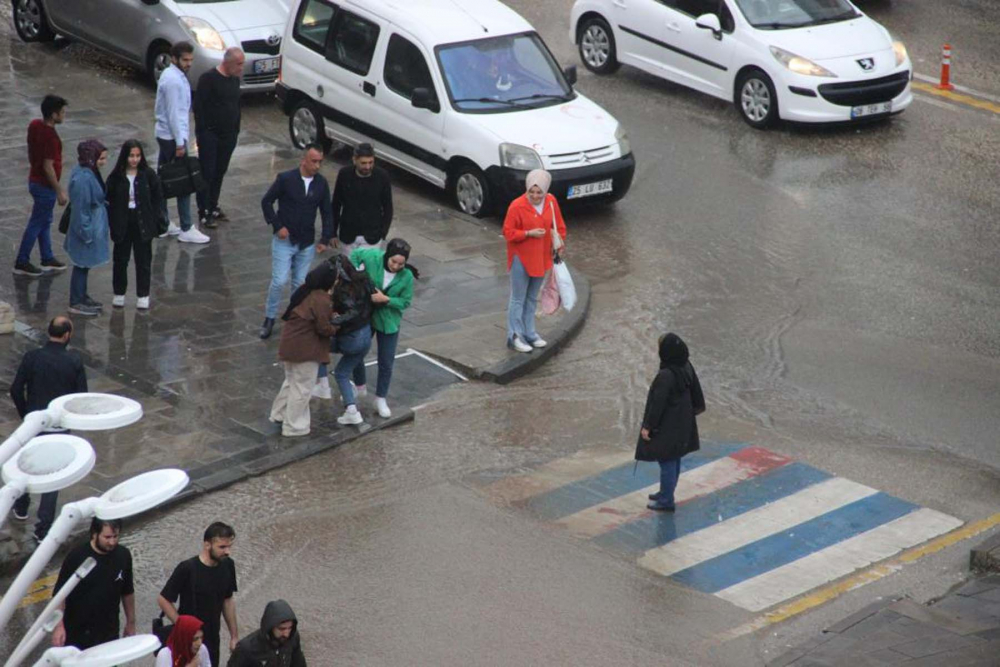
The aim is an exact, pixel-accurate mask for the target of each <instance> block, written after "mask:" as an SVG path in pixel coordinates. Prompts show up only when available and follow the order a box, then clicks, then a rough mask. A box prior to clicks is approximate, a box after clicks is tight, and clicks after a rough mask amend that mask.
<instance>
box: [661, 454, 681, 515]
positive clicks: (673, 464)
mask: <svg viewBox="0 0 1000 667" xmlns="http://www.w3.org/2000/svg"><path fill="white" fill-rule="evenodd" d="M657 463H659V464H660V498H659V500H657V501H656V502H658V503H659V504H660V505H669V506H670V507H673V506H674V489H676V488H677V480H678V479H680V477H681V460H680V459H672V460H670V461H658V462H657Z"/></svg>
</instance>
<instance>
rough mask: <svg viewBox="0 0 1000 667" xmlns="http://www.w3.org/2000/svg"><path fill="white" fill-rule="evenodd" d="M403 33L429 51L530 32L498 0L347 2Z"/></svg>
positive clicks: (517, 15)
mask: <svg viewBox="0 0 1000 667" xmlns="http://www.w3.org/2000/svg"><path fill="white" fill-rule="evenodd" d="M351 5H353V6H355V7H359V8H361V9H363V10H367V11H369V12H371V13H372V14H375V15H377V16H379V17H380V18H382V19H385V20H387V21H389V22H391V23H393V24H394V25H396V26H398V27H400V28H402V29H404V30H406V31H407V32H409V33H410V34H412V35H413V36H414V37H416V38H417V39H419V40H420V41H421V42H423V44H424V46H427V47H429V48H433V47H435V46H438V45H440V44H451V43H454V42H465V41H469V40H473V39H482V38H484V37H493V36H497V35H510V34H514V33H521V32H528V31H534V28H533V27H532V26H531V24H530V23H528V22H527V21H526V20H524V19H523V18H521V16H520V15H519V14H518V13H517V12H515V11H514V10H512V9H510V8H509V7H507V6H506V5H504V4H503V3H501V2H499V0H347V1H346V2H343V4H342V6H343V7H344V8H345V9H349V8H350V6H351Z"/></svg>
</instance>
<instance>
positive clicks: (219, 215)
mask: <svg viewBox="0 0 1000 667" xmlns="http://www.w3.org/2000/svg"><path fill="white" fill-rule="evenodd" d="M212 217H213V218H215V219H216V220H221V221H222V222H228V221H229V216H228V215H226V212H225V211H223V210H222V209H221V208H219V207H218V206H216V207H215V209H214V210H213V211H212Z"/></svg>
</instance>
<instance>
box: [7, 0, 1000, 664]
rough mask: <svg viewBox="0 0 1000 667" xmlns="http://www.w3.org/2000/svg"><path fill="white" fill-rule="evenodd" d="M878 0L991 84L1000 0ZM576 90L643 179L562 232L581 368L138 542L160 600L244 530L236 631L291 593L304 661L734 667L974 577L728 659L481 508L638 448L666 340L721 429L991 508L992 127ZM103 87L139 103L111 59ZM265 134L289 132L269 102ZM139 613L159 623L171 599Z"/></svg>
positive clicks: (256, 110) (927, 565)
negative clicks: (121, 88) (777, 123)
mask: <svg viewBox="0 0 1000 667" xmlns="http://www.w3.org/2000/svg"><path fill="white" fill-rule="evenodd" d="M509 4H511V5H512V6H514V7H515V8H516V9H518V10H519V11H521V12H522V13H523V14H524V15H525V16H526V17H528V18H529V20H531V21H532V22H533V23H534V24H535V25H536V27H537V28H538V29H539V31H540V32H541V33H542V35H543V36H544V37H545V39H546V41H547V42H548V44H549V45H550V47H551V48H552V50H553V51H554V52H555V54H556V55H557V57H558V59H559V60H560V61H561V63H563V64H578V63H579V61H578V58H577V56H576V54H575V51H574V49H573V47H572V46H571V45H570V44H568V43H567V40H566V34H565V33H566V31H565V27H564V26H565V21H566V16H568V11H569V7H570V5H571V2H569V0H558V1H556V2H546V3H529V2H526V1H524V0H518V1H516V2H510V3H509ZM862 6H863V7H864V8H865V9H866V10H867V11H870V12H871V13H872V14H874V15H875V16H876V17H877V18H879V20H882V21H883V22H884V23H885V24H886V25H887V27H889V28H890V29H891V30H893V32H894V33H895V34H896V35H897V36H899V37H902V38H903V39H905V40H906V41H907V43H908V45H909V47H910V51H911V54H912V55H913V56H914V60H915V62H916V63H917V71H918V72H921V73H924V74H934V73H935V70H936V57H937V56H936V54H937V49H938V48H939V46H940V43H941V42H942V41H944V40H946V39H947V40H951V41H952V44H953V45H954V46H955V47H956V51H957V53H958V54H959V55H958V56H957V57H956V60H957V62H958V63H960V64H961V65H962V67H966V66H968V67H967V69H959V68H957V69H958V72H957V73H956V81H958V82H960V83H964V84H966V85H969V86H971V87H973V88H977V89H980V90H985V91H987V92H993V93H995V94H1000V81H998V80H997V78H996V75H995V73H994V68H993V66H992V65H993V64H995V63H997V62H998V61H1000V58H998V56H1000V40H998V39H996V31H997V28H996V23H995V18H994V20H993V21H990V20H985V19H984V17H989V16H993V17H996V15H997V13H996V12H997V9H998V6H997V3H996V2H969V3H952V2H948V3H939V2H933V1H932V0H919V1H918V0H913V1H909V2H901V1H897V2H892V3H890V2H876V3H869V4H868V5H862ZM955 35H958V36H955ZM11 48H24V47H22V46H21V45H13V46H12V47H11ZM41 53H42V55H40V57H50V58H61V57H62V58H91V57H92V56H93V54H92V53H90V52H89V51H88V50H86V49H82V48H80V47H78V46H75V45H74V46H69V47H62V48H61V49H58V50H53V49H47V50H44V51H41ZM580 70H581V77H580V82H579V86H578V87H579V89H580V90H581V91H583V92H584V93H586V94H587V95H588V96H590V97H592V98H593V99H595V100H596V101H597V102H598V103H600V104H602V105H604V106H605V108H607V109H608V110H609V111H611V112H612V113H613V114H614V115H615V116H616V117H617V118H618V119H619V120H620V121H621V122H622V123H623V124H624V125H625V126H626V127H627V128H628V130H629V132H630V135H631V138H632V143H633V147H634V148H635V150H636V153H637V158H638V162H639V168H638V171H637V174H636V180H635V183H634V185H633V189H632V191H631V193H630V194H629V196H628V197H627V198H626V199H625V200H623V201H622V202H620V203H619V204H617V205H616V206H615V207H613V208H607V209H596V210H589V211H588V210H584V211H577V212H575V213H573V214H572V216H571V217H569V223H570V241H569V242H570V244H571V245H570V250H571V253H572V254H571V255H570V257H571V259H570V261H572V262H575V263H576V266H577V267H578V268H579V269H581V270H582V271H584V272H585V273H587V274H588V275H589V276H591V278H592V280H593V283H594V292H593V305H592V311H591V316H590V318H589V320H588V323H587V325H586V326H585V328H584V330H583V332H582V333H581V334H580V335H579V337H578V338H577V339H576V340H575V341H574V342H573V344H572V345H571V346H570V347H569V349H567V350H566V351H565V352H564V353H562V354H561V355H560V356H559V357H557V358H556V359H554V360H553V361H552V362H550V363H549V364H548V365H547V366H546V367H544V368H543V369H542V370H541V371H539V372H537V373H536V374H535V375H533V376H531V377H529V378H527V379H525V380H522V381H519V382H517V383H515V384H513V385H511V386H507V387H496V386H489V385H464V386H462V387H460V388H456V389H453V390H449V391H448V392H447V393H445V394H443V395H441V396H440V397H439V399H438V400H437V401H436V402H435V403H433V404H432V405H430V406H429V407H427V408H425V409H424V410H423V411H421V412H420V414H419V415H418V418H417V421H416V422H415V423H414V424H411V425H407V426H404V427H401V428H399V429H396V430H394V431H393V432H391V433H381V434H378V435H375V436H373V437H371V438H368V439H366V440H364V441H361V442H358V443H352V444H350V445H348V446H345V447H343V448H342V449H339V450H336V451H334V452H331V453H328V454H324V455H321V456H318V457H315V458H314V459H312V460H310V461H307V462H304V463H302V464H298V465H294V466H291V467H289V468H286V469H284V470H280V471H277V472H275V473H270V474H268V475H266V476H263V477H261V478H257V479H254V480H251V481H249V482H246V483H243V484H239V485H237V486H235V487H233V488H232V489H230V490H228V491H226V492H223V493H220V494H216V495H213V496H211V497H206V498H202V499H199V500H197V501H195V502H192V503H189V504H187V505H185V506H183V507H180V508H178V509H177V510H175V511H173V512H171V513H169V514H166V515H162V516H158V517H156V518H155V520H152V521H149V522H146V523H144V524H142V525H141V526H137V527H135V528H133V529H132V530H131V531H130V534H129V535H128V537H127V540H126V542H127V543H128V544H129V545H130V546H131V547H132V549H133V552H134V554H135V556H136V561H137V564H138V565H137V568H138V569H137V578H138V579H139V580H140V581H143V582H149V584H148V586H149V588H150V589H151V590H152V589H154V588H155V587H158V586H159V584H160V582H162V581H163V580H164V579H165V577H166V575H167V574H168V573H169V570H170V568H171V567H172V565H173V563H175V562H176V561H177V560H179V559H180V558H183V557H186V556H187V555H189V554H192V553H194V550H195V549H196V548H197V540H198V538H197V535H198V534H199V533H200V531H201V530H202V529H203V527H204V526H205V525H206V524H207V523H208V522H210V521H212V520H214V519H216V518H221V519H225V520H228V521H230V522H232V523H233V524H234V525H236V527H237V530H238V532H239V539H238V542H237V546H236V549H235V552H234V553H235V557H236V559H237V564H238V569H239V573H240V577H241V585H240V593H239V600H240V602H239V612H240V620H241V627H242V628H244V629H246V628H249V627H251V626H253V625H255V624H256V616H257V614H258V612H259V610H260V609H262V607H263V604H264V602H266V601H267V600H268V599H272V598H274V597H279V596H280V597H285V598H286V599H288V600H290V601H291V602H292V604H293V605H294V606H295V607H296V609H297V610H298V611H299V615H300V618H301V619H302V625H301V627H302V631H303V634H304V637H305V638H306V642H307V649H308V652H309V655H310V658H311V663H312V662H315V664H320V665H333V664H357V665H382V664H407V665H434V664H442V665H445V664H447V665H452V664H455V665H457V664H484V665H492V664H496V665H513V664H564V663H570V662H572V663H575V664H581V665H608V664H630V665H653V664H657V665H662V664H665V663H664V660H665V656H669V663H668V664H678V665H682V664H695V665H705V664H719V665H733V664H761V663H763V662H764V661H765V660H766V659H768V658H769V657H773V656H774V655H775V654H776V653H778V652H780V649H781V647H782V646H784V645H785V644H786V643H795V642H796V641H798V640H799V639H800V638H802V637H804V636H807V635H809V634H811V633H813V632H815V631H816V630H817V629H819V628H821V627H823V626H824V625H825V624H829V622H831V621H832V620H835V619H837V618H839V617H840V616H843V615H845V614H847V613H849V612H851V611H854V610H855V609H857V608H859V607H861V606H863V605H864V604H867V603H868V602H870V601H872V600H874V599H876V598H877V597H878V596H883V595H894V594H901V593H908V594H911V595H913V596H914V597H916V598H918V599H926V598H927V597H930V596H933V595H938V594H940V593H942V592H943V591H944V590H946V589H947V588H948V587H949V586H950V585H952V584H954V583H955V582H957V581H959V580H960V579H961V578H962V577H963V576H964V574H965V568H964V566H965V562H966V558H967V548H968V545H967V544H960V545H958V546H956V547H954V548H952V549H949V550H946V551H944V552H942V553H941V554H938V555H936V556H933V557H931V558H928V559H925V560H923V561H921V562H920V563H918V564H915V565H913V566H911V567H909V568H907V569H906V570H905V571H904V572H902V573H899V574H897V575H894V576H893V577H890V578H888V579H887V580H883V581H882V582H879V583H877V584H873V585H870V586H866V587H865V588H863V589H860V590H858V591H855V592H853V593H850V594H848V595H846V596H844V597H842V598H840V599H839V600H837V601H836V602H834V603H831V604H830V605H827V606H825V607H823V608H821V609H820V610H818V611H815V612H812V613H810V614H807V615H805V616H803V617H800V618H799V619H796V620H793V621H791V622H789V623H786V624H783V625H781V626H778V627H777V628H775V629H772V630H771V631H769V632H768V633H766V634H759V635H754V636H750V637H744V638H742V639H740V640H737V641H734V642H730V643H727V644H722V645H718V644H715V643H713V637H715V636H716V635H717V634H719V633H721V632H724V631H725V630H728V629H730V628H732V627H734V626H736V625H738V624H740V623H743V622H745V621H747V620H749V618H750V615H749V614H748V613H746V612H744V611H742V610H739V609H736V608H735V607H733V606H731V605H729V604H728V603H725V602H722V601H721V600H718V599H715V598H711V597H708V596H704V595H701V594H698V593H695V592H692V591H690V590H688V589H686V588H684V587H682V586H679V585H676V584H673V583H672V582H669V581H667V580H663V579H661V578H659V577H656V576H655V575H652V574H650V573H648V572H645V571H642V570H640V569H639V568H637V567H635V565H634V563H632V562H630V561H627V560H625V559H622V558H618V557H616V556H614V555H612V554H608V553H605V552H602V551H600V550H598V549H596V548H593V547H591V546H589V545H583V544H581V543H580V542H576V541H571V540H569V539H568V538H566V537H565V536H563V535H561V534H558V533H555V532H553V531H552V530H551V529H549V528H546V527H545V526H542V525H540V524H536V523H534V522H532V521H530V520H526V519H525V517H524V516H523V515H521V514H518V513H515V512H511V511H508V510H505V509H504V508H497V507H494V506H492V505H490V504H489V503H488V502H487V501H486V500H484V499H483V497H482V496H481V495H480V494H478V493H477V492H476V491H475V489H474V488H473V487H474V484H473V483H472V482H470V481H469V480H470V479H473V478H476V479H480V478H482V477H483V476H486V477H490V476H495V477H498V478H499V477H502V476H504V475H506V474H509V473H511V472H514V471H518V470H523V469H526V468H530V467H533V466H536V465H538V464H540V463H543V462H545V461H548V460H551V459H553V458H557V457H560V456H565V455H568V454H570V453H572V452H574V451H577V450H579V449H581V448H583V447H587V446H593V445H599V444H614V443H621V444H622V445H623V446H627V445H628V443H630V442H631V441H632V440H633V439H634V437H635V428H636V426H635V425H636V423H637V420H638V415H639V413H640V411H641V410H642V404H643V403H642V402H643V400H644V397H645V388H646V384H647V382H648V380H649V378H650V376H651V374H652V371H653V369H654V367H655V354H654V350H653V347H654V341H655V338H656V335H657V334H658V333H659V332H662V331H664V330H674V331H677V332H679V333H681V334H682V335H683V336H684V337H685V338H686V339H687V340H688V341H689V343H690V345H691V348H692V352H693V361H694V363H695V365H696V366H697V367H698V369H699V372H700V374H701V376H702V382H703V384H704V385H705V388H706V394H707V396H708V400H709V412H708V414H707V415H706V416H705V419H704V420H703V422H702V431H703V433H706V434H709V435H710V436H711V437H713V438H715V439H719V440H725V439H731V440H742V441H751V442H753V443H755V444H759V445H762V446H767V447H771V448H773V449H777V450H779V451H782V452H784V453H786V454H789V455H791V456H794V457H796V458H798V459H800V460H804V461H807V462H809V463H811V464H812V465H815V466H817V467H821V468H824V469H826V470H829V471H831V472H834V473H836V474H840V475H844V476H848V477H850V478H851V479H855V480H858V481H860V482H862V483H865V484H870V485H872V486H876V487H877V488H880V489H884V490H886V491H888V492H890V493H893V494H895V495H897V496H900V497H904V498H907V499H909V500H911V501H913V502H917V503H920V504H922V505H926V506H930V507H934V508H936V509H940V510H941V511H945V512H948V513H950V514H953V515H955V516H959V517H961V518H963V519H966V520H974V519H978V518H982V517H984V516H987V515H989V514H992V513H993V512H995V511H996V507H997V505H998V500H1000V483H998V475H997V470H998V469H1000V454H998V451H997V440H996V435H995V434H996V432H997V426H998V421H1000V418H998V417H997V415H998V414H1000V333H998V327H997V323H998V322H1000V290H998V289H997V287H998V285H1000V268H998V263H997V261H996V258H997V253H998V249H1000V227H998V225H997V220H998V210H1000V206H998V202H1000V193H998V186H997V183H998V179H997V176H998V172H1000V164H998V162H1000V158H998V157H997V156H1000V132H998V125H997V118H996V117H995V116H994V115H992V114H989V113H985V112H979V111H974V110H969V109H965V108H962V107H958V106H953V105H949V104H943V103H939V102H938V101H936V100H935V101H928V100H927V99H926V98H924V97H920V98H919V99H918V100H917V101H915V102H914V104H913V106H912V107H911V108H910V109H909V110H908V111H907V112H906V113H904V114H903V115H902V116H900V117H898V118H896V119H894V120H893V121H892V122H891V123H882V124H878V125H872V126H865V127H861V128H848V129H832V130H821V129H812V128H784V129H780V130H776V131H772V132H767V133H760V132H754V131H752V130H750V129H749V128H748V127H746V126H745V125H744V124H743V123H742V121H740V120H739V118H738V117H737V115H736V112H735V111H734V110H733V109H732V107H731V106H730V105H726V104H723V103H721V102H719V101H717V100H713V99H710V98H707V97H703V96H701V95H698V94H695V93H692V92H689V91H687V90H684V89H682V88H679V87H677V86H674V85H672V84H668V83H665V82H662V81H659V80H657V79H654V78H653V77H651V76H648V75H645V74H642V73H639V72H636V71H633V70H629V69H623V70H622V71H620V72H619V73H618V74H617V75H616V76H615V77H613V78H607V79H601V78H598V77H595V76H593V75H591V74H589V73H587V72H586V71H585V70H583V69H582V67H581V68H580ZM95 73H101V75H103V76H112V77H115V76H117V77H121V79H122V81H123V84H126V85H133V86H134V85H136V84H135V79H136V75H135V74H134V73H132V72H129V71H123V70H121V68H118V67H116V66H113V65H111V66H109V65H108V62H107V60H106V59H103V58H101V59H99V62H98V63H96V64H95ZM140 90H141V87H140ZM248 116H249V118H248V121H249V123H251V124H252V126H253V127H254V128H255V129H262V128H263V129H268V130H271V129H272V128H273V130H272V131H273V132H275V133H285V132H287V131H286V129H285V122H284V119H283V118H282V117H281V116H280V114H279V113H278V112H277V110H276V109H274V108H273V107H271V106H270V105H269V104H268V103H267V102H266V101H261V100H255V101H252V102H251V103H250V107H249V110H248ZM404 189H405V190H406V191H407V192H409V193H410V194H412V195H413V196H418V197H426V198H428V199H429V200H432V201H441V199H442V198H441V196H440V195H439V194H438V193H437V192H435V191H434V190H432V189H431V188H430V187H425V186H423V185H421V184H419V183H415V182H412V181H406V180H405V179H404ZM495 224H496V223H495ZM138 605H139V609H140V620H141V622H142V623H143V624H145V623H146V622H147V619H148V618H150V617H151V616H152V612H153V605H152V602H151V596H147V599H139V600H138Z"/></svg>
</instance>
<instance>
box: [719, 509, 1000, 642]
mask: <svg viewBox="0 0 1000 667" xmlns="http://www.w3.org/2000/svg"><path fill="white" fill-rule="evenodd" d="M997 525H1000V513H997V514H994V515H993V516H991V517H988V518H986V519H983V520H981V521H976V522H975V523H970V524H966V525H965V526H962V527H961V528H956V529H955V530H953V531H951V532H950V533H946V534H944V535H942V536H940V537H936V538H934V539H933V540H931V541H930V542H926V543H925V544H922V545H921V546H919V547H914V548H912V549H909V550H907V551H904V552H903V553H902V554H901V555H899V556H897V557H896V558H893V559H890V560H888V561H886V562H884V563H882V564H880V565H876V566H874V567H872V568H869V569H867V570H865V571H863V572H859V573H857V574H853V575H851V576H849V577H847V578H846V579H844V580H842V581H838V582H836V583H834V584H830V585H828V586H826V587H825V588H821V589H819V590H817V591H815V592H814V593H810V594H809V595H806V596H805V597H802V598H799V599H798V600H795V601H794V602H790V603H788V604H786V605H782V606H781V607H778V608H777V609H775V610H774V611H771V612H768V613H766V614H764V615H763V616H760V617H758V618H756V619H754V620H753V621H750V622H749V623H744V624H743V625H741V626H739V627H736V628H733V629H732V630H729V631H728V632H724V633H722V634H720V635H719V636H718V637H717V640H718V641H720V642H727V641H730V640H733V639H736V638H737V637H742V636H743V635H747V634H750V633H751V632H756V631H757V630H760V629H761V628H765V627H767V626H769V625H774V624H775V623H781V622H782V621H787V620H788V619H789V618H791V617H793V616H795V615H797V614H801V613H802V612H804V611H809V610H810V609H813V608H815V607H818V606H820V605H821V604H824V603H826V602H829V601H830V600H833V599H835V598H838V597H840V596H841V595H843V594H844V593H846V592H848V591H851V590H854V589H855V588H858V587H860V586H864V585H865V584H869V583H871V582H873V581H877V580H879V579H882V578H884V577H887V576H889V575H890V574H892V573H893V572H896V571H898V570H899V569H900V568H902V567H903V565H905V564H907V563H912V562H913V561H916V560H918V559H920V558H923V557H924V556H929V555H930V554H933V553H937V552H938V551H941V550H942V549H944V548H946V547H950V546H952V545H953V544H956V543H958V542H961V541H962V540H965V539H968V538H970V537H974V536H975V535H978V534H979V533H982V532H984V531H987V530H989V529H990V528H993V527H994V526H997Z"/></svg>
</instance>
